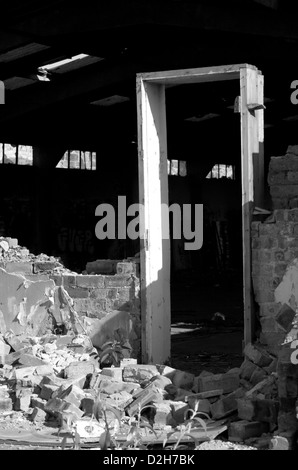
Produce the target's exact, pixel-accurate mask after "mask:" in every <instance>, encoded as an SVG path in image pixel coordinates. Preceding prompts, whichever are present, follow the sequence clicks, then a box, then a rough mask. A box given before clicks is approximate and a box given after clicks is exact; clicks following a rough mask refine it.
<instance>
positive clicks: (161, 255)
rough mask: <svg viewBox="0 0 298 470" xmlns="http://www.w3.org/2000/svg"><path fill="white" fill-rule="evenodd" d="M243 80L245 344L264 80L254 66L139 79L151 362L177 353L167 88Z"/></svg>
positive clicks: (145, 348)
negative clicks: (166, 212) (168, 223)
mask: <svg viewBox="0 0 298 470" xmlns="http://www.w3.org/2000/svg"><path fill="white" fill-rule="evenodd" d="M237 79H238V80H239V83H240V113H241V174H242V239H243V283H244V287H243V300H244V343H245V344H247V343H248V342H250V341H251V340H252V334H253V316H252V312H253V303H252V283H251V244H250V224H251V213H252V207H253V204H254V203H256V202H258V205H261V204H262V200H261V198H262V187H263V180H262V178H263V164H264V163H263V131H264V122H263V75H262V74H261V72H260V71H258V69H257V68H256V67H254V66H252V65H248V64H236V65H226V66H220V67H207V68H197V69H185V70H172V71H166V72H153V73H141V74H138V75H137V116H138V160H139V202H140V204H142V205H143V206H144V236H143V237H141V240H140V241H141V247H140V248H141V251H140V257H141V260H140V261H141V322H142V335H141V341H142V361H143V362H145V363H159V364H163V363H166V362H167V361H168V360H169V359H170V350H171V303H170V241H169V240H167V239H166V238H165V236H163V235H165V234H163V230H164V227H165V224H162V210H161V204H162V203H164V204H168V173H167V125H166V102H165V89H166V87H168V86H175V85H186V84H193V83H203V82H210V81H212V82H216V81H223V80H237ZM254 173H255V175H254ZM256 183H257V186H256ZM254 184H255V187H254ZM254 194H255V197H254Z"/></svg>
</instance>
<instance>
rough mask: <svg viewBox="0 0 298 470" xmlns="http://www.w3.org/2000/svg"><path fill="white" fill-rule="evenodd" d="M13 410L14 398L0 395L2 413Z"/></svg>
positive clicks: (0, 410) (0, 411)
mask: <svg viewBox="0 0 298 470" xmlns="http://www.w3.org/2000/svg"><path fill="white" fill-rule="evenodd" d="M11 410H12V399H11V398H9V397H3V398H1V397H0V415H1V413H3V412H5V411H11Z"/></svg>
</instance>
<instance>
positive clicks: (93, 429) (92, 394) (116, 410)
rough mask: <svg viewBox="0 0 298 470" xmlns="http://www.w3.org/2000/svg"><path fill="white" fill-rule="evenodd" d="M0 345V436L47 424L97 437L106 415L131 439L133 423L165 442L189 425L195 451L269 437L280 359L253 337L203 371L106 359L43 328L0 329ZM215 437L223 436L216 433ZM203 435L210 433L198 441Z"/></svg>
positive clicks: (83, 339) (86, 344)
mask: <svg viewBox="0 0 298 470" xmlns="http://www.w3.org/2000/svg"><path fill="white" fill-rule="evenodd" d="M0 351H1V356H0V441H1V442H5V433H7V438H8V440H9V439H11V432H12V430H13V428H18V429H19V428H21V429H24V431H28V430H29V429H35V430H42V429H44V428H45V426H46V427H47V428H48V429H51V428H52V430H55V431H56V435H58V436H61V440H62V437H63V435H65V433H66V434H67V435H68V436H71V435H72V433H75V435H78V436H79V438H80V440H81V441H84V440H85V441H88V442H89V441H94V439H95V440H97V442H100V441H101V440H102V439H103V438H104V436H105V435H106V426H107V423H108V426H109V428H110V429H111V436H112V437H113V439H114V440H115V442H118V443H120V442H122V443H123V442H129V441H130V440H131V443H132V442H135V439H136V433H137V430H138V433H139V437H138V438H139V439H141V440H142V442H144V443H147V444H158V443H160V445H162V444H163V442H164V441H166V442H167V445H169V444H171V442H172V443H173V442H175V439H174V438H175V436H174V435H173V433H176V434H177V435H178V437H179V439H180V440H181V442H184V443H188V445H191V442H192V441H191V439H190V438H189V437H187V436H186V435H187V434H191V435H192V436H193V439H194V442H196V443H197V448H198V450H200V449H201V450H204V449H205V450H206V449H207V448H208V446H211V447H212V445H213V447H215V448H216V447H219V448H223V449H226V450H236V449H238V447H237V445H236V444H234V443H239V444H247V443H248V442H250V443H252V448H254V449H256V448H264V446H265V448H266V445H267V448H269V446H270V445H271V446H272V444H271V440H270V438H271V437H273V436H272V433H273V431H274V430H276V428H277V414H278V400H277V376H276V373H275V368H276V360H275V358H274V357H273V356H270V355H269V354H268V353H267V352H266V351H265V350H264V349H262V348H261V347H258V346H256V345H248V346H247V347H246V348H245V360H244V362H243V364H242V365H241V367H240V368H236V369H231V370H230V371H228V372H226V373H224V374H213V373H211V372H208V371H205V370H203V371H202V372H201V373H200V374H199V375H198V376H195V374H191V373H188V372H185V371H181V370H177V369H174V368H171V367H169V366H165V365H146V364H138V363H137V361H136V360H135V359H132V358H125V359H123V360H122V361H121V364H119V367H115V366H112V367H103V366H102V364H101V363H100V361H99V354H98V353H99V351H98V350H97V349H96V348H94V347H93V345H92V343H91V340H90V338H89V337H88V336H87V335H84V334H75V333H73V332H71V333H69V334H67V335H54V334H47V335H44V336H41V337H33V336H32V337H30V336H25V335H19V336H18V335H14V334H13V333H12V332H9V333H6V334H5V335H0ZM195 418H201V420H202V421H200V420H197V419H195ZM140 423H141V425H140ZM9 436H10V438H9ZM218 436H221V437H222V438H223V439H224V440H226V441H227V440H228V442H224V440H223V441H221V442H220V443H219V442H217V440H216V441H214V439H216V438H217V437H218ZM268 436H269V437H268ZM20 438H21V435H20ZM56 439H57V437H56ZM176 440H177V439H176ZM202 441H210V442H208V444H207V443H205V444H204V445H202V444H200V445H198V443H200V442H202ZM214 442H215V443H214ZM260 442H261V444H260ZM264 442H265V444H264ZM273 442H276V438H275V441H273ZM212 443H213V444H212ZM262 444H263V447H262ZM213 447H212V448H213Z"/></svg>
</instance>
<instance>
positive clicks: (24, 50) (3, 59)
mask: <svg viewBox="0 0 298 470" xmlns="http://www.w3.org/2000/svg"><path fill="white" fill-rule="evenodd" d="M49 48H50V46H46V45H44V44H39V43H37V42H30V43H29V44H26V45H25V46H21V47H17V48H15V49H11V50H10V51H8V52H5V53H4V54H1V55H0V63H7V62H11V61H13V60H17V59H23V57H26V56H29V55H32V54H36V53H37V52H40V51H44V50H46V49H49Z"/></svg>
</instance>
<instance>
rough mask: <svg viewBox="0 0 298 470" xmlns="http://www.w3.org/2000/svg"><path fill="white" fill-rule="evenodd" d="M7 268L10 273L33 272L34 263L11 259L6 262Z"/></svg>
mask: <svg viewBox="0 0 298 470" xmlns="http://www.w3.org/2000/svg"><path fill="white" fill-rule="evenodd" d="M5 270H6V271H7V272H8V273H23V274H31V273H32V263H18V262H14V261H9V262H8V263H6V266H5Z"/></svg>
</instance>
